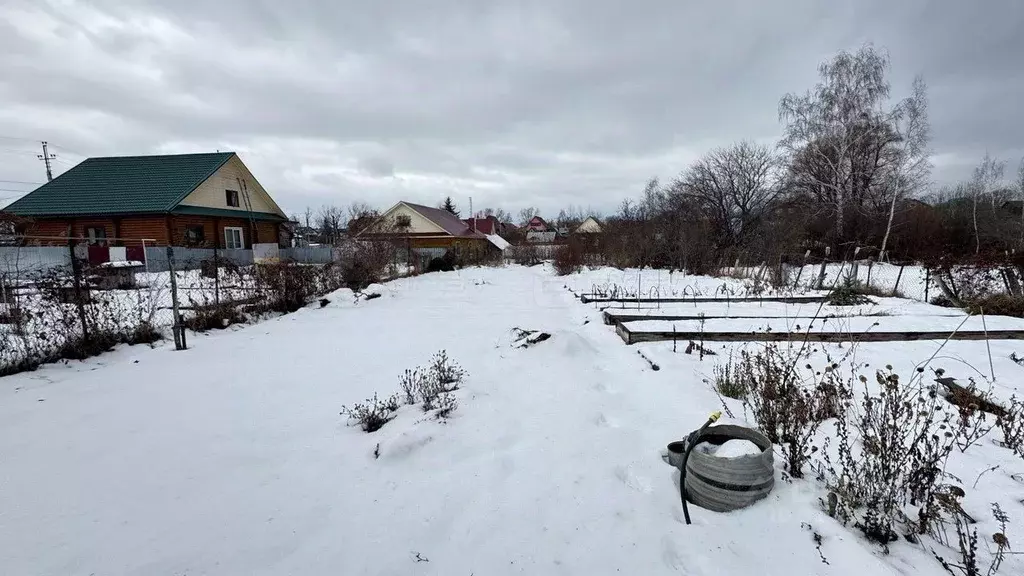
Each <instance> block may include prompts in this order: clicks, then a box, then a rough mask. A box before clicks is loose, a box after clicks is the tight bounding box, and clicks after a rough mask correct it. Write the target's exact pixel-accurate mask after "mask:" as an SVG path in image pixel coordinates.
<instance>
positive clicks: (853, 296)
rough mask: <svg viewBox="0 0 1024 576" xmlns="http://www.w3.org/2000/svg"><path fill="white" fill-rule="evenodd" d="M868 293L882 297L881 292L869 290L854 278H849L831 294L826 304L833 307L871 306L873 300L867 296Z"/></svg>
mask: <svg viewBox="0 0 1024 576" xmlns="http://www.w3.org/2000/svg"><path fill="white" fill-rule="evenodd" d="M868 293H871V294H874V295H876V296H880V295H881V291H879V290H877V289H875V288H869V287H867V286H865V285H863V284H861V283H860V282H858V281H856V280H854V279H852V278H847V279H846V280H844V281H843V283H842V284H840V285H839V286H836V287H835V288H834V289H833V290H832V292H830V293H829V295H828V298H827V300H826V302H827V303H828V304H830V305H832V306H858V305H861V304H871V303H872V302H871V299H870V298H868V297H867V296H866V294H868Z"/></svg>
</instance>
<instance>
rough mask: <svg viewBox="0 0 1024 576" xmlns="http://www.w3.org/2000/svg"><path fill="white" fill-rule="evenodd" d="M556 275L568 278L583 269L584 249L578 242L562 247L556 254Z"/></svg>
mask: <svg viewBox="0 0 1024 576" xmlns="http://www.w3.org/2000/svg"><path fill="white" fill-rule="evenodd" d="M554 266H555V273H556V274H558V275H559V276H567V275H569V274H573V273H576V272H579V271H580V269H581V268H583V248H582V247H581V246H580V245H579V244H578V243H576V242H570V243H569V244H567V245H565V246H562V247H560V248H559V249H558V251H557V252H555V260H554Z"/></svg>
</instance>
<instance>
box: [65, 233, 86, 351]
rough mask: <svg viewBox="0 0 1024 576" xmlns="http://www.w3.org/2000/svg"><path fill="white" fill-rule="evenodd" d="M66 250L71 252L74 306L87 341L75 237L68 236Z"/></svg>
mask: <svg viewBox="0 0 1024 576" xmlns="http://www.w3.org/2000/svg"><path fill="white" fill-rule="evenodd" d="M68 251H69V252H70V253H71V276H72V285H73V286H74V290H75V306H76V307H77V308H78V319H79V321H81V322H82V338H83V339H84V340H85V342H86V343H88V342H89V323H88V322H86V320H85V301H84V299H83V298H82V263H81V262H79V261H78V258H76V257H75V239H74V238H68Z"/></svg>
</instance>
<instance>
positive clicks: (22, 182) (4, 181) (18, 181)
mask: <svg viewBox="0 0 1024 576" xmlns="http://www.w3.org/2000/svg"><path fill="white" fill-rule="evenodd" d="M0 182H3V183H4V184H32V185H33V186H39V185H40V184H42V182H28V181H26V180H0Z"/></svg>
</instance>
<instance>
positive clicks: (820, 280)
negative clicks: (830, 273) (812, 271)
mask: <svg viewBox="0 0 1024 576" xmlns="http://www.w3.org/2000/svg"><path fill="white" fill-rule="evenodd" d="M831 251H832V249H831V247H829V246H826V247H825V257H824V258H822V260H821V269H820V270H818V279H817V280H816V281H815V282H814V289H815V290H821V287H822V285H823V284H825V266H827V265H828V256H829V252H831Z"/></svg>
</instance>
